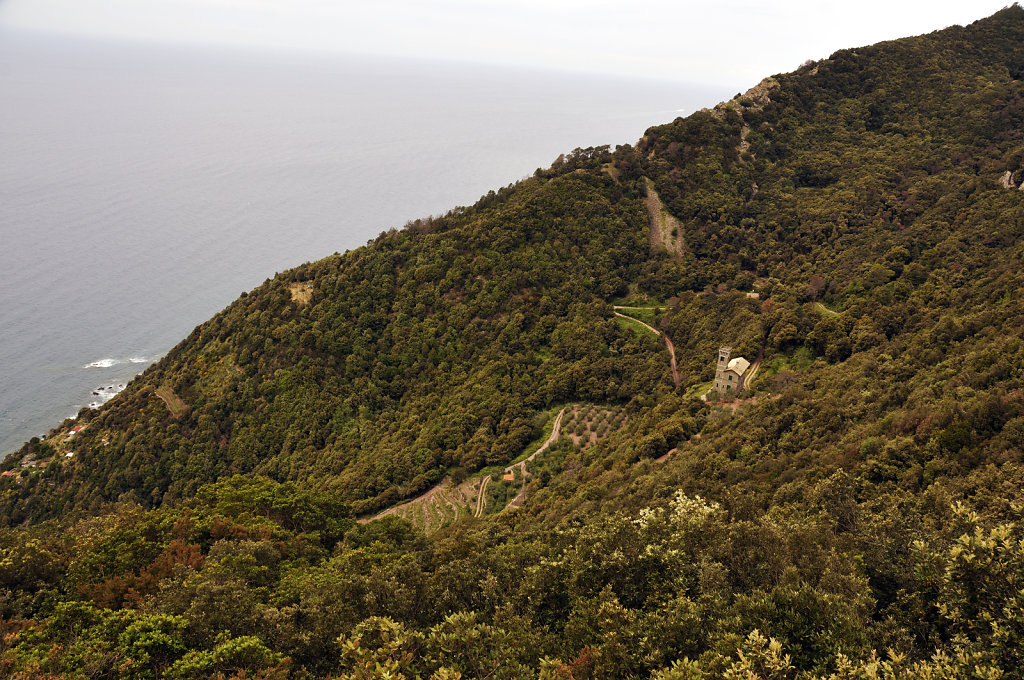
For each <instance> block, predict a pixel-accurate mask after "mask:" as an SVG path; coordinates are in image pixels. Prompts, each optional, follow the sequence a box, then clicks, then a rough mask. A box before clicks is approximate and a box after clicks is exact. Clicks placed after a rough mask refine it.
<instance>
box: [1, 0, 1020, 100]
mask: <svg viewBox="0 0 1024 680" xmlns="http://www.w3.org/2000/svg"><path fill="white" fill-rule="evenodd" d="M1008 4H1009V3H1008V2H1007V0H971V1H970V2H965V1H964V0H927V1H924V0H860V1H857V2H851V1H850V0H843V1H839V0H779V1H776V2H773V1H771V0H704V1H702V2H697V1H695V0H358V1H355V0H0V29H3V28H8V29H11V28H14V29H27V30H31V31H36V32H48V33H64V34H73V35H79V36H86V37H94V38H112V39H119V40H125V39H127V40H132V41H142V42H154V43H193V44H204V45H214V46H225V47H247V48H249V47H257V48H270V49H276V50H280V49H286V50H304V51H325V52H330V51H338V52H345V53H348V54H372V55H389V56H397V57H414V58H420V59H441V60H450V61H460V62H467V61H468V62H475V63H478V64H502V65H510V66H524V67H531V68H533V67H540V68H553V69H559V70H569V71H586V72H593V73H601V74H606V75H615V76H626V77H630V78H654V79H663V80H675V81H682V82H690V83H704V84H719V85H721V84H725V83H736V84H737V86H739V85H743V84H746V85H748V86H749V85H753V84H755V83H756V82H757V81H758V80H760V79H761V78H762V77H764V76H765V75H767V74H774V73H781V72H787V71H792V70H793V69H795V68H797V67H798V66H800V64H802V63H803V62H804V61H806V60H808V59H821V58H824V57H827V56H829V55H830V54H831V53H832V52H834V51H836V50H838V49H842V48H846V47H858V46H861V45H868V44H872V43H875V42H879V41H881V40H890V39H894V38H900V37H904V36H908V35H917V34H920V33H928V32H931V31H934V30H937V29H941V28H945V27H946V26H950V25H952V24H961V25H963V24H967V23H970V22H971V21H975V20H977V19H980V18H983V17H986V16H989V15H991V14H993V13H994V12H996V11H998V10H999V9H1001V8H1003V7H1004V6H1006V5H1008Z"/></svg>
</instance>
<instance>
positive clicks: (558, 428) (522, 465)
mask: <svg viewBox="0 0 1024 680" xmlns="http://www.w3.org/2000/svg"><path fill="white" fill-rule="evenodd" d="M565 408H566V407H564V406H563V407H562V410H561V411H559V412H558V415H557V416H555V423H554V425H552V426H551V434H550V435H548V438H547V439H545V440H544V443H543V444H541V445H540V447H539V448H538V449H537V450H536V451H534V452H533V453H531V454H530V455H529V456H527V457H526V458H524V459H523V460H521V461H519V462H518V463H513V464H512V465H509V466H508V467H506V468H505V472H512V471H514V470H515V469H516V468H519V475H520V476H521V477H522V478H523V486H522V488H521V489H519V493H517V494H516V497H515V498H513V499H512V500H511V501H509V503H508V505H507V506H505V507H509V508H518V507H519V506H520V505H522V504H523V501H524V500H526V476H527V474H528V473H527V472H526V464H527V463H529V462H530V461H531V460H533V459H534V458H536V457H537V456H538V455H539V454H540V453H542V452H543V451H546V450H547V448H548V447H549V446H551V445H552V444H554V443H555V442H556V441H558V438H559V437H560V436H561V435H562V416H564V415H565ZM487 479H490V477H488V478H487ZM483 489H484V486H483V485H482V486H481V487H480V494H481V495H480V497H481V499H482V498H483ZM478 505H480V504H479V503H478ZM481 508H482V506H481ZM479 516H480V515H477V517H479Z"/></svg>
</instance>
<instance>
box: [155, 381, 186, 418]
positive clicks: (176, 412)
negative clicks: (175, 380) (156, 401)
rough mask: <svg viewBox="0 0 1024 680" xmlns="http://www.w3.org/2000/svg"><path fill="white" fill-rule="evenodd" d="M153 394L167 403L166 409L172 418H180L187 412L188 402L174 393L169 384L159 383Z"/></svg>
mask: <svg viewBox="0 0 1024 680" xmlns="http://www.w3.org/2000/svg"><path fill="white" fill-rule="evenodd" d="M155 394H156V396H158V397H160V400H161V401H163V402H164V404H166V405H167V410H168V411H170V412H171V417H172V418H180V417H181V416H183V415H185V414H186V413H187V412H188V404H186V403H185V402H184V401H182V400H181V397H179V396H178V395H177V394H175V393H174V390H172V389H171V386H170V385H161V386H160V387H158V388H157V389H156V392H155Z"/></svg>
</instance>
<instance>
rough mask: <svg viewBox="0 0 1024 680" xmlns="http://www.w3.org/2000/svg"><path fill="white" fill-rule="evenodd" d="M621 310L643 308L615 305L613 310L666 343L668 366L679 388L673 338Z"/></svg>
mask: <svg viewBox="0 0 1024 680" xmlns="http://www.w3.org/2000/svg"><path fill="white" fill-rule="evenodd" d="M620 309H643V307H622V306H619V305H613V306H612V310H613V311H614V313H615V316H621V317H622V318H623V319H629V320H630V321H636V322H637V323H638V324H640V325H642V326H644V327H645V328H646V329H647V330H649V331H650V332H652V333H654V334H655V335H657V336H658V337H660V338H661V339H662V340H664V341H665V347H668V354H669V360H668V365H669V367H670V368H671V369H672V383H673V384H674V385H675V386H676V387H679V367H678V365H677V364H676V346H675V345H674V344H673V343H672V338H670V337H668V335H667V334H665V333H662V332H661V331H659V330H658V329H657V328H655V327H654V326H652V325H650V324H648V323H644V322H643V321H641V320H640V319H638V318H636V317H635V316H630V315H628V314H623V313H622V312H620V311H618V310H620Z"/></svg>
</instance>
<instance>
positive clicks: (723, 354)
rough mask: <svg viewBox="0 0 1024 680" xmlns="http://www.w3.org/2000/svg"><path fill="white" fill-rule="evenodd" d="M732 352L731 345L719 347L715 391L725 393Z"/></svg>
mask: <svg viewBox="0 0 1024 680" xmlns="http://www.w3.org/2000/svg"><path fill="white" fill-rule="evenodd" d="M730 354H732V346H731V345H722V346H721V347H719V348H718V366H717V368H716V369H715V391H716V392H718V393H719V394H724V393H725V391H726V381H725V372H726V371H727V370H729V355H730Z"/></svg>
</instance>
